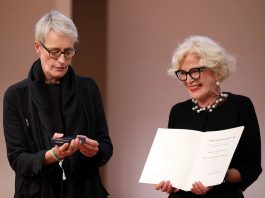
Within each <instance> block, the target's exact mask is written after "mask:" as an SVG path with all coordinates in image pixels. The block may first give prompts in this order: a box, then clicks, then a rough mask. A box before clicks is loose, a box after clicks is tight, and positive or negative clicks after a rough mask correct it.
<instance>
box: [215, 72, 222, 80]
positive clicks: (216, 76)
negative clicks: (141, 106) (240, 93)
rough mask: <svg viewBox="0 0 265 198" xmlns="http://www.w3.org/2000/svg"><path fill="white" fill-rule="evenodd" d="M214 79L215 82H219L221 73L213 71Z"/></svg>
mask: <svg viewBox="0 0 265 198" xmlns="http://www.w3.org/2000/svg"><path fill="white" fill-rule="evenodd" d="M215 80H216V82H220V80H221V75H220V74H219V73H218V72H215Z"/></svg>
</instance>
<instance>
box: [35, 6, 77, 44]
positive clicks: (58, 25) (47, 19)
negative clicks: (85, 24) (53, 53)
mask: <svg viewBox="0 0 265 198" xmlns="http://www.w3.org/2000/svg"><path fill="white" fill-rule="evenodd" d="M50 30H54V31H56V32H59V33H61V34H63V35H66V36H68V37H70V38H72V39H73V40H74V43H75V44H76V43H77V42H78V33H77V29H76V26H75V24H74V22H73V21H72V19H70V18H69V17H67V16H65V15H64V14H62V13H60V12H58V11H54V10H51V11H50V12H48V13H47V14H45V15H44V16H43V17H41V18H40V20H39V21H38V22H37V24H36V26H35V39H36V40H38V41H40V42H42V43H44V42H45V39H46V38H47V35H48V33H49V32H50Z"/></svg>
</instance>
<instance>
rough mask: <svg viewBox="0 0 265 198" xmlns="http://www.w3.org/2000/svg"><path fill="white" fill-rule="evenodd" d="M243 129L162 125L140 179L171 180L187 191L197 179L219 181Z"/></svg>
mask: <svg viewBox="0 0 265 198" xmlns="http://www.w3.org/2000/svg"><path fill="white" fill-rule="evenodd" d="M243 129H244V127H236V128H232V129H227V130H221V131H211V132H200V131H194V130H186V129H165V128H159V129H158V130H157V133H156V136H155V138H154V141H153V144H152V146H151V149H150V152H149V155H148V157H147V160H146V163H145V166H144V169H143V172H142V174H141V177H140V180H139V182H140V183H149V184H157V183H159V182H161V181H162V180H170V181H171V183H172V185H173V186H174V187H176V188H179V189H182V190H185V191H189V190H190V189H191V186H192V184H193V183H194V182H196V181H201V182H202V183H203V184H204V185H205V186H212V185H216V184H220V183H221V182H222V181H223V179H224V177H225V174H226V171H227V168H228V166H229V164H230V161H231V159H232V156H233V153H234V151H235V149H236V146H237V144H238V142H239V139H240V137H241V134H242V132H243Z"/></svg>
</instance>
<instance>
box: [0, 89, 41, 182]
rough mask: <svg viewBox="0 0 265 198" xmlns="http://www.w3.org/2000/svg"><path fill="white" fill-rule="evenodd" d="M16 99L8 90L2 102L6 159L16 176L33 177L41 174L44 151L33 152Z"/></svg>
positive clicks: (17, 96)
mask: <svg viewBox="0 0 265 198" xmlns="http://www.w3.org/2000/svg"><path fill="white" fill-rule="evenodd" d="M21 97H22V96H21ZM18 98H19V95H18V94H17V92H16V90H15V89H13V88H9V89H8V90H7V91H6V93H5V95H4V100H3V126H4V135H5V141H6V148H7V157H8V161H9V164H10V166H11V168H12V169H13V170H14V171H15V172H16V174H18V175H21V176H26V177H34V176H36V175H40V174H42V172H41V171H42V161H43V158H44V155H45V151H44V150H42V151H33V150H34V149H33V146H32V145H33V142H32V138H31V137H30V134H29V133H27V120H26V119H24V118H23V115H22V113H21V112H22V110H21V109H22V107H21V106H20V104H19V102H18V101H19V100H18Z"/></svg>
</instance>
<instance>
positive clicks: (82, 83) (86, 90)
mask: <svg viewBox="0 0 265 198" xmlns="http://www.w3.org/2000/svg"><path fill="white" fill-rule="evenodd" d="M77 79H78V82H79V87H80V91H81V93H82V94H84V95H87V96H88V95H89V96H92V97H99V96H100V90H99V87H98V85H97V83H96V81H95V80H94V79H93V78H91V77H85V76H77Z"/></svg>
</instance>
